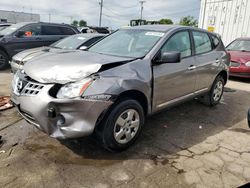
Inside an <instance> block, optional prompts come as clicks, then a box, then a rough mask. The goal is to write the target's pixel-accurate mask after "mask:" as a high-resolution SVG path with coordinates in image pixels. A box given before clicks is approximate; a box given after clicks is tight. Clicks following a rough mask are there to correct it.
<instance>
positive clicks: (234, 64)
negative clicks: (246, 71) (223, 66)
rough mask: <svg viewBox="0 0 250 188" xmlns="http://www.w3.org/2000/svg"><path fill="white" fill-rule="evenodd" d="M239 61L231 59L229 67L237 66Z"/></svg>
mask: <svg viewBox="0 0 250 188" xmlns="http://www.w3.org/2000/svg"><path fill="white" fill-rule="evenodd" d="M239 66H240V63H238V62H234V61H231V64H230V67H239Z"/></svg>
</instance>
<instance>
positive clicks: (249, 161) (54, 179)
mask: <svg viewBox="0 0 250 188" xmlns="http://www.w3.org/2000/svg"><path fill="white" fill-rule="evenodd" d="M10 77H11V76H10V73H8V71H7V72H1V73H0V95H3V94H8V93H9V87H10V86H9V83H10ZM249 84H250V81H247V80H238V79H237V80H233V81H232V80H231V81H229V83H228V85H227V88H226V92H225V94H224V98H223V100H222V102H221V104H220V105H218V106H217V107H215V108H209V107H206V106H203V105H201V104H199V103H197V102H196V101H191V102H187V103H185V104H182V105H180V106H177V107H175V108H172V109H169V110H167V111H165V112H162V113H160V114H157V115H155V116H152V117H150V118H149V119H148V120H147V122H146V125H145V127H144V130H143V133H142V135H141V137H140V138H139V140H138V141H137V142H136V144H135V145H134V146H133V147H131V148H130V149H129V150H127V151H125V152H122V153H118V154H115V153H108V152H106V151H105V150H103V149H102V148H101V147H99V145H98V143H96V142H95V140H94V139H93V138H91V137H89V138H84V139H82V140H78V141H74V140H71V141H64V142H59V141H57V140H54V139H52V138H49V137H48V136H47V135H45V134H43V133H42V132H40V131H38V130H37V129H36V128H34V127H33V126H32V125H29V124H28V123H26V122H25V121H24V120H21V118H20V116H19V115H18V114H17V113H16V111H15V109H11V110H7V111H3V112H0V135H2V136H3V140H4V144H3V146H2V147H0V187H10V188H12V187H38V188H39V187H46V188H47V187H73V188H74V187H77V188H78V187H89V188H92V187H95V188H109V187H143V188H144V187H145V188H146V187H154V188H155V187H164V188H165V187H237V186H240V185H243V184H246V183H247V182H250V130H249V129H248V126H247V121H246V113H247V109H248V108H249V107H250V87H249Z"/></svg>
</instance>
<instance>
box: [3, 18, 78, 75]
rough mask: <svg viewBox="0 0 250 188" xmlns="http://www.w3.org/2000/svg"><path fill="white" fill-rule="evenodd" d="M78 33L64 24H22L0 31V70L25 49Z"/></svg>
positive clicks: (46, 44)
mask: <svg viewBox="0 0 250 188" xmlns="http://www.w3.org/2000/svg"><path fill="white" fill-rule="evenodd" d="M76 33H79V31H78V30H77V28H74V27H72V26H70V25H66V24H52V23H42V22H39V23H33V22H23V23H17V24H13V25H11V26H9V27H7V28H5V29H3V30H1V31H0V70H2V69H4V68H6V67H7V66H8V65H9V63H8V62H9V61H10V60H11V58H12V57H13V56H14V55H15V54H17V53H19V52H21V51H23V50H26V49H30V48H35V47H41V46H48V45H50V44H52V43H54V42H56V41H58V40H60V39H62V38H64V37H66V36H68V35H74V34H76Z"/></svg>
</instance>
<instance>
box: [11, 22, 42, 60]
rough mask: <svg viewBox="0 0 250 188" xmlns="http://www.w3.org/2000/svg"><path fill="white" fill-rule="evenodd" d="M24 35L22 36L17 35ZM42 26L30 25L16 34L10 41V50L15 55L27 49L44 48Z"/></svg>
mask: <svg viewBox="0 0 250 188" xmlns="http://www.w3.org/2000/svg"><path fill="white" fill-rule="evenodd" d="M18 32H19V34H20V33H22V35H18V36H17V34H18ZM42 45H43V43H42V36H41V25H40V24H29V25H27V26H24V27H23V28H21V29H20V30H18V31H17V32H16V35H15V36H14V37H13V38H12V40H11V41H10V45H9V47H8V48H9V49H10V51H13V55H15V54H17V53H18V52H21V51H23V50H26V49H30V48H36V47H40V46H42Z"/></svg>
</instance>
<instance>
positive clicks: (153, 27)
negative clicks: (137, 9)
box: [126, 25, 186, 32]
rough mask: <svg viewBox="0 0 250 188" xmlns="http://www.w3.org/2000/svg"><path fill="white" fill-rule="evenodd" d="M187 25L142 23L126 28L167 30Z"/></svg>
mask: <svg viewBox="0 0 250 188" xmlns="http://www.w3.org/2000/svg"><path fill="white" fill-rule="evenodd" d="M185 27H186V26H180V25H140V26H133V27H129V28H126V29H142V30H153V31H161V32H167V31H169V30H172V29H178V28H185Z"/></svg>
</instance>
